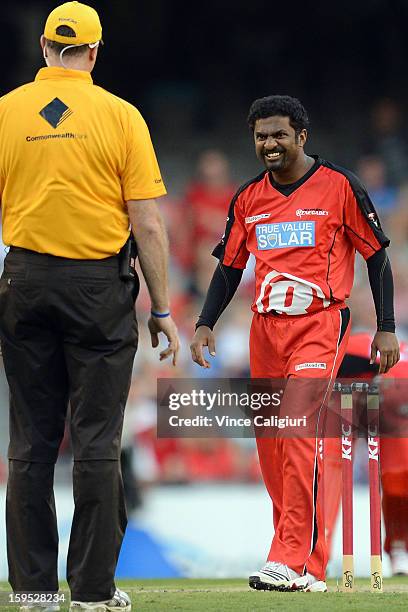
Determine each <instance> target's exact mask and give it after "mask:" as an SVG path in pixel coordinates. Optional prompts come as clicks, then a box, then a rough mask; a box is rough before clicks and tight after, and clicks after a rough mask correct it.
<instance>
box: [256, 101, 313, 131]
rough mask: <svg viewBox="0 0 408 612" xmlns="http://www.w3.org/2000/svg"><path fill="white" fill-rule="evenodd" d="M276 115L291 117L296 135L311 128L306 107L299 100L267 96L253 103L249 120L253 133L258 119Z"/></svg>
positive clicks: (290, 121) (291, 123)
mask: <svg viewBox="0 0 408 612" xmlns="http://www.w3.org/2000/svg"><path fill="white" fill-rule="evenodd" d="M276 115H278V116H279V117H289V123H290V125H291V126H292V127H293V129H294V130H295V132H296V134H299V133H300V132H301V131H302V130H304V129H307V128H308V127H309V118H308V116H307V112H306V110H305V108H304V106H303V105H302V104H301V103H300V102H299V100H298V99H297V98H292V97H291V96H266V97H265V98H259V99H258V100H255V101H254V102H252V104H251V108H250V109H249V114H248V119H247V121H248V125H249V127H250V128H251V130H252V131H253V130H254V127H255V121H256V120H257V119H266V118H267V117H274V116H276Z"/></svg>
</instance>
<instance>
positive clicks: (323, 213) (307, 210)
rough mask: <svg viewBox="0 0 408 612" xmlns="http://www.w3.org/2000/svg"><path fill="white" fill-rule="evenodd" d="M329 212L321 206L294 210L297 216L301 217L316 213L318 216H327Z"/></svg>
mask: <svg viewBox="0 0 408 612" xmlns="http://www.w3.org/2000/svg"><path fill="white" fill-rule="evenodd" d="M328 214H329V211H328V210H323V208H298V209H297V211H296V216H297V217H303V216H304V215H317V216H318V217H327V216H328Z"/></svg>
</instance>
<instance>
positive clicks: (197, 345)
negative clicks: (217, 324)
mask: <svg viewBox="0 0 408 612" xmlns="http://www.w3.org/2000/svg"><path fill="white" fill-rule="evenodd" d="M204 346H208V352H209V353H210V355H212V356H213V357H214V356H215V336H214V332H213V331H212V330H211V329H210V328H209V327H207V326H206V325H200V327H198V328H197V331H196V333H195V334H194V338H193V341H192V343H191V344H190V350H191V358H192V360H193V361H194V362H195V363H198V365H200V366H201V367H203V368H210V367H211V366H210V364H209V362H208V361H207V360H206V359H204V355H203V347H204Z"/></svg>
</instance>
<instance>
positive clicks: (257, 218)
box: [245, 213, 271, 223]
mask: <svg viewBox="0 0 408 612" xmlns="http://www.w3.org/2000/svg"><path fill="white" fill-rule="evenodd" d="M270 216H271V213H263V215H254V216H253V217H245V223H255V221H260V220H261V219H268V218H269V217H270Z"/></svg>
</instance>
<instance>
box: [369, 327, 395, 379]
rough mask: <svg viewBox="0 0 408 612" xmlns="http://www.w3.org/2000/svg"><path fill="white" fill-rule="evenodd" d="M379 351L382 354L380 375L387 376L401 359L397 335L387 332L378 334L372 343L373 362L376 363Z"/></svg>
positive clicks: (371, 361)
mask: <svg viewBox="0 0 408 612" xmlns="http://www.w3.org/2000/svg"><path fill="white" fill-rule="evenodd" d="M377 351H379V353H380V369H379V370H378V373H379V374H385V373H386V372H388V370H390V369H391V368H392V367H393V366H395V364H396V363H398V361H399V358H400V351H399V342H398V338H397V336H396V335H395V334H393V333H391V332H386V331H378V332H376V334H375V336H374V338H373V341H372V343H371V360H370V363H374V362H375V359H376V357H377Z"/></svg>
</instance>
